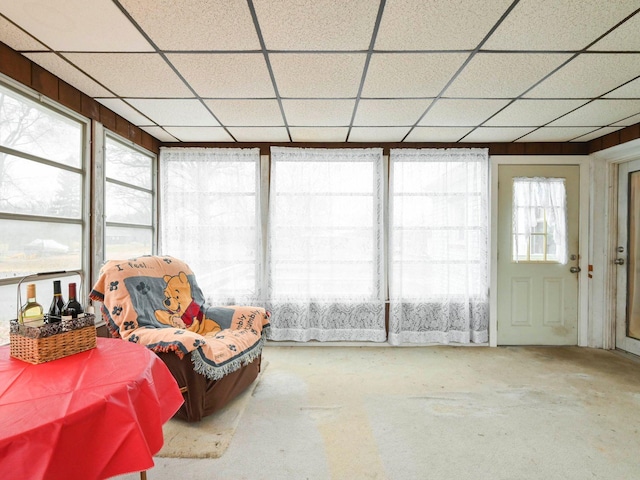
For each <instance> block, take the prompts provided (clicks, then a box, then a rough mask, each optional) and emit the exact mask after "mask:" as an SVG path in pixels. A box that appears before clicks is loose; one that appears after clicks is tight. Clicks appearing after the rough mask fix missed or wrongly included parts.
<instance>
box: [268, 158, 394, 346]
mask: <svg viewBox="0 0 640 480" xmlns="http://www.w3.org/2000/svg"><path fill="white" fill-rule="evenodd" d="M271 151H272V157H271V162H272V164H271V192H270V202H269V210H270V212H269V257H268V258H269V264H268V268H267V270H268V271H267V278H268V289H269V309H270V310H272V312H273V315H274V318H276V317H279V318H282V317H286V321H285V322H283V323H280V324H275V325H272V338H274V339H283V340H284V339H286V340H298V341H304V340H311V339H316V340H371V341H384V340H385V337H386V334H385V330H384V292H383V290H384V289H383V285H384V268H383V211H384V210H383V199H382V197H383V184H384V174H383V168H382V151H381V150H380V149H342V150H337V149H336V150H331V149H299V148H272V150H271Z"/></svg>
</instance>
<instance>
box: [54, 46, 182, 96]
mask: <svg viewBox="0 0 640 480" xmlns="http://www.w3.org/2000/svg"><path fill="white" fill-rule="evenodd" d="M64 56H65V57H66V58H67V59H68V60H69V61H71V62H72V63H74V64H76V65H77V66H78V67H79V68H80V69H82V70H83V71H85V72H86V73H88V74H89V75H91V76H92V77H93V78H95V79H96V80H97V81H99V82H100V83H102V84H103V85H104V86H105V87H107V88H109V89H111V90H113V91H114V92H115V93H116V94H117V95H118V96H120V97H193V94H192V93H191V92H190V91H189V89H188V88H187V87H186V86H185V84H184V82H182V80H180V78H179V77H178V76H177V75H176V74H175V72H174V71H173V70H171V68H170V67H169V65H167V63H166V62H165V61H164V60H163V59H162V57H161V56H160V55H158V54H155V53H65V54H64Z"/></svg>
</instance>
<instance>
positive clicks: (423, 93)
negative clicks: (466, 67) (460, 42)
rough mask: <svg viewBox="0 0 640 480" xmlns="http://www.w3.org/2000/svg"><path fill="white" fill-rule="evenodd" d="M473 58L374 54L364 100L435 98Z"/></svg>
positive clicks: (462, 56) (464, 55) (365, 85)
mask: <svg viewBox="0 0 640 480" xmlns="http://www.w3.org/2000/svg"><path fill="white" fill-rule="evenodd" d="M468 56H469V55H468V54H466V53H374V54H373V55H371V61H370V63H369V68H368V70H367V78H366V80H365V83H364V88H363V90H362V96H363V97H377V98H389V97H435V96H437V95H439V94H440V92H441V91H442V89H443V88H444V87H445V85H446V84H447V82H448V81H449V80H450V79H451V77H452V76H453V75H454V74H455V73H456V72H457V71H458V69H459V68H460V66H461V65H462V63H463V62H464V61H465V60H466V59H467V57H468Z"/></svg>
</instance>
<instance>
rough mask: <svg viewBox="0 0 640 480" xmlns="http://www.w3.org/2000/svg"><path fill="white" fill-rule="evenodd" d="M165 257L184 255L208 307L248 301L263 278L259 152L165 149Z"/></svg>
mask: <svg viewBox="0 0 640 480" xmlns="http://www.w3.org/2000/svg"><path fill="white" fill-rule="evenodd" d="M160 162H161V165H160V169H161V172H162V202H161V209H162V215H161V218H162V222H161V236H160V245H161V252H162V254H164V255H171V256H174V257H176V258H180V259H181V260H184V261H185V262H186V263H187V264H188V265H189V266H190V267H191V269H192V270H193V271H194V273H195V274H196V278H197V279H198V285H199V286H200V288H201V289H202V291H203V293H204V294H205V295H206V296H207V300H208V301H209V302H210V303H212V304H230V303H236V304H239V303H249V304H251V303H254V302H256V301H257V299H258V298H259V297H260V286H261V281H262V276H261V275H262V274H261V272H262V236H261V215H260V195H259V192H260V188H259V186H260V151H259V150H258V149H215V148H163V149H162V150H161V152H160Z"/></svg>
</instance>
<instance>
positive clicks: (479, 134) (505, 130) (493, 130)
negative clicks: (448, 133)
mask: <svg viewBox="0 0 640 480" xmlns="http://www.w3.org/2000/svg"><path fill="white" fill-rule="evenodd" d="M532 130H533V128H531V127H479V128H476V129H475V130H474V131H472V132H471V133H470V134H469V135H467V136H466V137H464V138H463V139H462V141H463V142H514V141H516V140H517V139H518V138H520V137H522V136H524V135H526V134H527V133H529V132H531V131H532Z"/></svg>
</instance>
